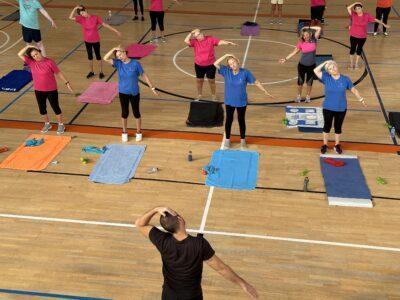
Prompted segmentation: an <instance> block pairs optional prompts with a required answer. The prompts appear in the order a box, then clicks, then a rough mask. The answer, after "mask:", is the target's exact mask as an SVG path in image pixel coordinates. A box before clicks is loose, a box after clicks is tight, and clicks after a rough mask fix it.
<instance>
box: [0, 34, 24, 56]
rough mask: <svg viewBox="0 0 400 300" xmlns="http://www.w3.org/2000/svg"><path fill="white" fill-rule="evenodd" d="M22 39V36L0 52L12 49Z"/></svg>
mask: <svg viewBox="0 0 400 300" xmlns="http://www.w3.org/2000/svg"><path fill="white" fill-rule="evenodd" d="M21 41H22V37H21V38H20V39H18V40H17V41H16V42H15V43H14V44H12V45H11V46H9V47H7V48H6V49H3V50H2V51H1V52H0V54H3V53H4V52H6V51H8V50H10V49H11V48H12V47H14V46H15V45H16V44H18V43H19V42H21Z"/></svg>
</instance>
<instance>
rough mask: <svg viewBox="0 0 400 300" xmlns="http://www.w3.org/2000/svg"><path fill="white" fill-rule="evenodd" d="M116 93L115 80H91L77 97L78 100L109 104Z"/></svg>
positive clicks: (116, 85)
mask: <svg viewBox="0 0 400 300" xmlns="http://www.w3.org/2000/svg"><path fill="white" fill-rule="evenodd" d="M117 95H118V83H117V82H92V83H91V84H90V86H89V87H88V88H87V89H86V91H84V92H83V94H81V95H80V96H79V97H78V101H79V102H83V103H97V104H110V103H111V102H112V101H113V99H114V98H115V97H116V96H117Z"/></svg>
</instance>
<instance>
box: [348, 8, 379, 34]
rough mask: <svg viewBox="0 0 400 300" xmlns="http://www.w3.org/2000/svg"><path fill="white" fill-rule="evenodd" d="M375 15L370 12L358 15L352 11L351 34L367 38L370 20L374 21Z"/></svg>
mask: <svg viewBox="0 0 400 300" xmlns="http://www.w3.org/2000/svg"><path fill="white" fill-rule="evenodd" d="M374 21H375V17H373V16H371V15H370V14H369V13H363V14H362V16H358V15H357V13H356V12H354V11H353V12H352V13H351V26H350V36H353V37H356V38H359V39H364V38H367V27H368V23H369V22H374Z"/></svg>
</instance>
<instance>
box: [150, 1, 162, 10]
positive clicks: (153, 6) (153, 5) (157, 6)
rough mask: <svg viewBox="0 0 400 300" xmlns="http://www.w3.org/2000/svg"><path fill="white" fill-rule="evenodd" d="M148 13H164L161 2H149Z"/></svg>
mask: <svg viewBox="0 0 400 300" xmlns="http://www.w3.org/2000/svg"><path fill="white" fill-rule="evenodd" d="M149 10H150V11H164V6H163V0H151V3H150V9H149Z"/></svg>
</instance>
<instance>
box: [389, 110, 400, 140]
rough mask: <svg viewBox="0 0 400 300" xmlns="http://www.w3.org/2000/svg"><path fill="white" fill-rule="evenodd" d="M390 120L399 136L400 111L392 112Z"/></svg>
mask: <svg viewBox="0 0 400 300" xmlns="http://www.w3.org/2000/svg"><path fill="white" fill-rule="evenodd" d="M389 122H390V125H392V126H393V127H394V129H395V130H396V134H397V136H398V137H400V112H390V113H389Z"/></svg>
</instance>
